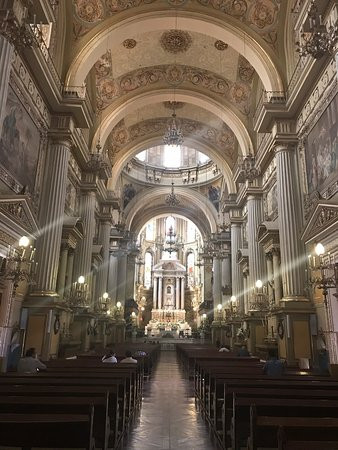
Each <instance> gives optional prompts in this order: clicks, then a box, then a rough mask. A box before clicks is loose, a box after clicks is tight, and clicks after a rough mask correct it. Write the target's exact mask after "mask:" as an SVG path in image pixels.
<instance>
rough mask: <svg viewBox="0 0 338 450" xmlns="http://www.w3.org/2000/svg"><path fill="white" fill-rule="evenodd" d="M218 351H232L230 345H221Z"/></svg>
mask: <svg viewBox="0 0 338 450" xmlns="http://www.w3.org/2000/svg"><path fill="white" fill-rule="evenodd" d="M218 351H219V352H230V348H229V346H228V345H221V346H220V349H219V350H218Z"/></svg>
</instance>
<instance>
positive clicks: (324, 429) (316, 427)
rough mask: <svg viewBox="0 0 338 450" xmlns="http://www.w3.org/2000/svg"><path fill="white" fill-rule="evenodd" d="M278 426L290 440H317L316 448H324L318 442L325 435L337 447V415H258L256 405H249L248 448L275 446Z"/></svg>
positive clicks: (305, 449) (320, 449) (255, 449)
mask: <svg viewBox="0 0 338 450" xmlns="http://www.w3.org/2000/svg"><path fill="white" fill-rule="evenodd" d="M333 409H334V408H333ZM279 427H283V429H284V430H286V433H287V434H288V435H289V440H291V441H297V440H298V441H303V442H307V441H315V442H316V441H317V442H319V444H318V447H317V449H318V450H324V449H325V450H326V448H325V447H324V448H322V447H321V444H320V442H322V441H323V437H324V436H325V440H327V441H329V442H336V448H337V449H338V418H337V417H285V416H278V415H275V416H263V415H262V416H260V415H258V414H257V411H256V407H255V406H251V408H250V437H249V439H248V445H247V448H248V450H257V449H258V448H276V447H277V445H278V429H279ZM304 450H307V447H304Z"/></svg>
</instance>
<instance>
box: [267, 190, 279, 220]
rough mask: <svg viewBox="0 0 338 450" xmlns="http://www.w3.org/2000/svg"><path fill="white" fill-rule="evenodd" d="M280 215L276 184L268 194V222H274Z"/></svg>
mask: <svg viewBox="0 0 338 450" xmlns="http://www.w3.org/2000/svg"><path fill="white" fill-rule="evenodd" d="M277 214H278V204H277V184H274V185H273V186H272V187H271V189H270V190H269V191H268V192H267V194H266V198H265V218H266V220H274V219H275V218H276V217H277Z"/></svg>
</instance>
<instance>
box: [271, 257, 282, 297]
mask: <svg viewBox="0 0 338 450" xmlns="http://www.w3.org/2000/svg"><path fill="white" fill-rule="evenodd" d="M272 266H273V287H274V289H275V302H276V305H278V304H279V302H280V300H281V299H282V297H283V290H282V280H281V275H280V260H279V250H278V249H277V248H273V249H272Z"/></svg>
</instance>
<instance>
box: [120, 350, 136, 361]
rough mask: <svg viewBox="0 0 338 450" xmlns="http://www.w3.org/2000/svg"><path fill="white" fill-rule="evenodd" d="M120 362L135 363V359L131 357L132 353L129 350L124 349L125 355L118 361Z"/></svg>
mask: <svg viewBox="0 0 338 450" xmlns="http://www.w3.org/2000/svg"><path fill="white" fill-rule="evenodd" d="M120 362H121V363H131V364H137V359H134V358H133V357H132V353H131V351H130V350H127V351H126V357H125V358H124V359H122V360H121V361H120Z"/></svg>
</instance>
